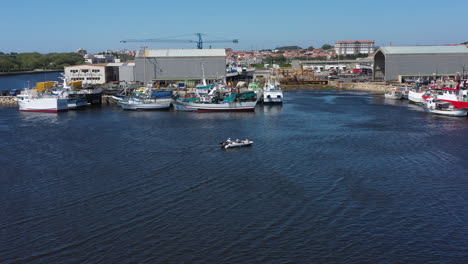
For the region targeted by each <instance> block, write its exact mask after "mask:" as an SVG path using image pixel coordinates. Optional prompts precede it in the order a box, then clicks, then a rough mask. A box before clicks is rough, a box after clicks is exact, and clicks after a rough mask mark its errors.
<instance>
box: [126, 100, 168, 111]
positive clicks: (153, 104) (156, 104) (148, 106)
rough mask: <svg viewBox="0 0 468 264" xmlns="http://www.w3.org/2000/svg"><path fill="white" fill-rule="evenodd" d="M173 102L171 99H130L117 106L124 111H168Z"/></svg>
mask: <svg viewBox="0 0 468 264" xmlns="http://www.w3.org/2000/svg"><path fill="white" fill-rule="evenodd" d="M171 102H172V100H171V99H151V98H148V99H143V98H129V99H126V100H120V101H117V104H118V105H119V106H120V107H122V109H124V110H168V109H169V108H170V107H171Z"/></svg>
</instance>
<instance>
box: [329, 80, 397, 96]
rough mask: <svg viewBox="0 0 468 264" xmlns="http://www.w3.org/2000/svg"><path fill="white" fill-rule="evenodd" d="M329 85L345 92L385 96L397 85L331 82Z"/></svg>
mask: <svg viewBox="0 0 468 264" xmlns="http://www.w3.org/2000/svg"><path fill="white" fill-rule="evenodd" d="M328 85H330V86H332V87H336V88H339V89H344V90H355V91H365V92H370V93H376V94H384V93H385V92H387V91H388V90H390V89H391V88H395V87H396V86H395V85H392V84H387V83H383V82H377V83H369V82H364V83H352V82H351V83H344V82H337V81H330V82H329V83H328Z"/></svg>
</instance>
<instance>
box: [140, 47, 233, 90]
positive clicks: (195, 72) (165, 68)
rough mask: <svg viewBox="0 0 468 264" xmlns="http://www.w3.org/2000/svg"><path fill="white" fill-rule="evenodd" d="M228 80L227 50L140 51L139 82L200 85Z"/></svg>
mask: <svg viewBox="0 0 468 264" xmlns="http://www.w3.org/2000/svg"><path fill="white" fill-rule="evenodd" d="M203 76H204V77H205V79H206V80H219V79H225V78H226V51H225V49H158V50H140V51H139V52H138V53H137V55H136V57H135V80H136V81H140V82H144V83H150V82H160V83H171V82H180V81H182V82H189V81H191V82H198V81H201V80H202V78H203Z"/></svg>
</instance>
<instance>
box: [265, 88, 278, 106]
mask: <svg viewBox="0 0 468 264" xmlns="http://www.w3.org/2000/svg"><path fill="white" fill-rule="evenodd" d="M263 103H264V104H282V103H283V92H282V91H264V92H263Z"/></svg>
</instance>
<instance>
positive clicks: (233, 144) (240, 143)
mask: <svg viewBox="0 0 468 264" xmlns="http://www.w3.org/2000/svg"><path fill="white" fill-rule="evenodd" d="M253 143H254V142H253V141H252V140H249V139H244V140H240V139H237V140H235V141H232V140H231V139H230V138H228V139H227V140H226V141H224V142H222V143H221V148H223V149H228V148H239V147H249V146H252V144H253Z"/></svg>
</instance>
